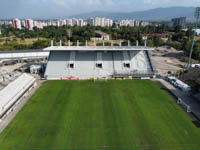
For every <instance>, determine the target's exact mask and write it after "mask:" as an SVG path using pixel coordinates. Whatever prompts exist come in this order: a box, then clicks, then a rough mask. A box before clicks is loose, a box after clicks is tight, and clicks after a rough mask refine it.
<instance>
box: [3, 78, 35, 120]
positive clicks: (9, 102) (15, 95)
mask: <svg viewBox="0 0 200 150" xmlns="http://www.w3.org/2000/svg"><path fill="white" fill-rule="evenodd" d="M34 83H35V78H33V77H32V76H30V75H28V74H22V75H21V76H20V77H18V78H17V79H16V80H14V81H13V82H11V83H10V84H9V85H8V86H7V87H5V88H4V89H3V90H1V91H0V117H2V116H3V115H4V114H5V113H6V112H7V111H8V110H9V109H10V108H11V107H12V106H13V105H14V104H15V103H16V102H17V100H18V99H20V98H21V96H23V94H24V93H25V92H26V91H27V90H28V89H29V88H30V87H31V86H32V85H33V84H34Z"/></svg>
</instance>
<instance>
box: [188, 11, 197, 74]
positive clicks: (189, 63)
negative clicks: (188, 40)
mask: <svg viewBox="0 0 200 150" xmlns="http://www.w3.org/2000/svg"><path fill="white" fill-rule="evenodd" d="M194 17H195V18H196V25H195V31H194V35H193V40H192V47H191V50H190V56H189V62H188V65H187V70H189V69H190V67H191V59H192V52H193V48H194V42H195V35H196V29H197V24H198V21H199V18H200V7H196V9H195V15H194Z"/></svg>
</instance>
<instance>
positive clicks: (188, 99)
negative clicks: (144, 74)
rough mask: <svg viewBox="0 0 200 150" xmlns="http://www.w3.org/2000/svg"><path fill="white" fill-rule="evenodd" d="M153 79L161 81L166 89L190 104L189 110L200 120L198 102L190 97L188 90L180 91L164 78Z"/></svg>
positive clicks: (199, 105)
mask: <svg viewBox="0 0 200 150" xmlns="http://www.w3.org/2000/svg"><path fill="white" fill-rule="evenodd" d="M154 80H156V81H159V82H161V83H162V84H163V85H164V86H165V87H166V88H167V89H169V90H170V91H171V92H172V93H173V94H174V95H176V97H178V98H181V99H182V100H183V101H184V103H186V104H187V105H189V106H190V111H191V112H192V113H193V114H195V115H196V117H197V118H198V119H199V120H200V103H198V102H197V101H196V100H195V99H193V98H192V97H191V93H190V92H184V91H181V90H179V89H177V88H176V87H174V86H173V85H171V84H170V83H169V82H167V81H165V80H164V79H154Z"/></svg>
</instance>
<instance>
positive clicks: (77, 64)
mask: <svg viewBox="0 0 200 150" xmlns="http://www.w3.org/2000/svg"><path fill="white" fill-rule="evenodd" d="M44 50H47V51H50V54H49V58H48V63H47V68H46V71H45V77H46V79H48V80H60V79H69V78H70V79H89V78H118V77H122V78H123V77H137V78H138V77H153V76H154V73H155V70H154V67H153V65H152V62H151V58H150V55H149V51H152V50H154V49H153V48H150V47H146V46H102V47H101V46H50V47H48V48H45V49H44Z"/></svg>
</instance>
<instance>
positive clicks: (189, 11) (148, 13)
mask: <svg viewBox="0 0 200 150" xmlns="http://www.w3.org/2000/svg"><path fill="white" fill-rule="evenodd" d="M194 10H195V7H166V8H163V7H160V8H155V9H150V10H145V11H135V12H107V11H93V12H88V13H82V14H78V15H74V16H70V18H83V19H88V18H94V17H107V18H110V19H114V20H120V19H136V20H147V21H169V20H171V19H172V18H176V17H187V20H188V21H192V20H193V19H194V17H193V15H194Z"/></svg>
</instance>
